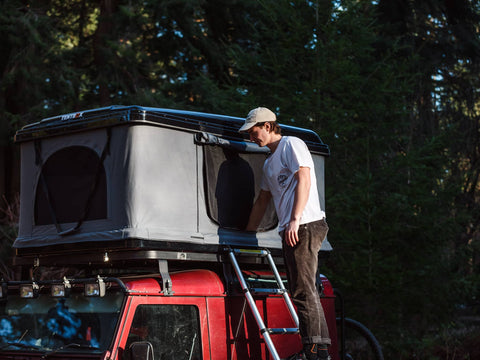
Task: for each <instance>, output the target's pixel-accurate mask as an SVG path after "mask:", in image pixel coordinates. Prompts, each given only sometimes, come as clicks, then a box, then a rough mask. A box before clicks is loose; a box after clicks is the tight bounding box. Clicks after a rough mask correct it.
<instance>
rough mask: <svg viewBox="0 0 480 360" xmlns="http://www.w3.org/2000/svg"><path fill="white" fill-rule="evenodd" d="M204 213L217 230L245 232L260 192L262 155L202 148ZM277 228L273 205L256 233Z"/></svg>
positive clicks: (228, 148)
mask: <svg viewBox="0 0 480 360" xmlns="http://www.w3.org/2000/svg"><path fill="white" fill-rule="evenodd" d="M203 150H204V152H203V154H204V160H205V161H204V174H205V176H204V179H205V184H204V185H205V193H206V201H207V210H208V214H209V216H210V218H211V219H212V220H213V221H215V222H216V223H217V224H218V225H219V226H220V227H223V228H229V229H235V230H244V229H245V227H246V225H247V222H248V217H249V215H250V211H251V210H252V206H253V202H254V200H255V198H256V196H257V195H258V193H259V192H260V182H261V177H262V167H263V163H264V161H265V158H266V154H265V153H258V152H257V153H241V152H239V151H237V150H236V149H233V148H231V147H227V146H214V145H204V146H203ZM276 226H277V217H276V215H275V210H274V206H273V202H272V203H271V204H270V205H269V207H268V209H267V213H266V214H265V216H264V218H263V221H262V223H261V224H260V227H259V231H266V230H270V229H273V228H275V227H276Z"/></svg>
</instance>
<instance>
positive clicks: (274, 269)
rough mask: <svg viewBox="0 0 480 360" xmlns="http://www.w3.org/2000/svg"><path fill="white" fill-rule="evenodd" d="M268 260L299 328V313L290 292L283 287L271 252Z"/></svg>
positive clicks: (268, 253) (268, 254)
mask: <svg viewBox="0 0 480 360" xmlns="http://www.w3.org/2000/svg"><path fill="white" fill-rule="evenodd" d="M267 260H268V263H269V264H270V267H271V268H272V271H273V274H274V276H275V280H277V284H278V287H279V288H280V290H282V291H283V293H282V296H283V298H284V299H285V303H286V304H287V307H288V311H290V315H292V318H293V321H295V325H296V326H297V328H298V327H299V321H298V315H297V312H296V311H295V308H294V306H293V303H292V300H291V299H290V296H288V291H287V289H285V286H284V285H283V280H282V277H281V276H280V274H279V273H278V270H277V266H276V265H275V262H274V261H273V257H272V254H271V253H270V251H268V252H267Z"/></svg>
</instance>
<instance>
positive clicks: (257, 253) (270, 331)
mask: <svg viewBox="0 0 480 360" xmlns="http://www.w3.org/2000/svg"><path fill="white" fill-rule="evenodd" d="M227 251H228V256H229V258H230V262H231V263H232V265H233V268H234V270H235V274H236V275H237V278H238V281H239V282H240V286H241V287H242V290H243V293H244V294H245V298H246V299H247V302H248V305H249V306H250V309H251V310H252V313H253V316H254V317H255V320H256V322H257V325H258V328H259V329H260V334H262V335H263V338H264V339H265V343H266V345H267V347H268V350H269V351H270V354H271V356H272V358H273V359H274V360H281V359H280V357H279V356H278V352H277V349H276V348H275V344H274V343H273V341H272V339H271V337H270V335H277V334H296V333H298V316H297V313H296V311H295V308H294V307H293V304H292V301H291V300H290V297H289V296H288V291H287V289H285V286H284V285H283V281H282V278H281V277H280V274H279V273H278V270H277V266H276V265H275V262H274V261H273V257H272V254H271V253H270V251H269V250H267V249H262V250H260V249H259V250H251V249H232V248H228V249H227ZM237 255H238V256H250V257H265V258H266V259H267V261H268V264H269V265H270V268H271V269H272V271H273V274H274V276H275V281H276V283H277V285H278V288H273V289H264V288H249V287H248V285H247V282H246V281H245V278H244V276H243V274H242V270H241V269H240V266H239V264H238V261H237ZM252 292H255V293H264V294H281V295H282V296H283V298H284V300H285V303H286V304H287V308H288V310H289V311H290V314H291V315H292V319H293V320H294V322H295V324H296V326H297V327H296V328H267V327H266V326H265V324H264V322H263V319H262V316H261V315H260V312H259V311H258V308H257V305H256V304H255V300H254V299H253V296H252Z"/></svg>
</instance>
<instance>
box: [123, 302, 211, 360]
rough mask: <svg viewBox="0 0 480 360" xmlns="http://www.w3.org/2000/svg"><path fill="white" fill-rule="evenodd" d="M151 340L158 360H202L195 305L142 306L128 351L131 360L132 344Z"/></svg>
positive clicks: (135, 322)
mask: <svg viewBox="0 0 480 360" xmlns="http://www.w3.org/2000/svg"><path fill="white" fill-rule="evenodd" d="M136 341H148V342H150V343H151V344H152V345H153V351H154V356H155V359H162V360H190V359H191V360H201V359H202V351H201V341H200V320H199V312H198V309H197V307H196V306H193V305H139V306H138V307H137V309H136V311H135V316H134V318H133V322H132V326H131V328H130V332H129V335H128V340H127V344H126V346H125V349H126V351H124V356H123V359H124V360H129V359H130V352H129V351H128V349H129V347H130V345H131V344H132V343H133V342H136Z"/></svg>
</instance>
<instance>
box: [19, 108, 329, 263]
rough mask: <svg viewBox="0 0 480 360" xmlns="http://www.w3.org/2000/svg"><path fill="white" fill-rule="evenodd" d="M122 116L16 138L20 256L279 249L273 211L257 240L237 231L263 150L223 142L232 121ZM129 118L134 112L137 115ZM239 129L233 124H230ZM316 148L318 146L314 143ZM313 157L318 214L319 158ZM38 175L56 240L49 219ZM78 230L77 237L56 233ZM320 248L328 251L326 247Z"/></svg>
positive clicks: (82, 118)
mask: <svg viewBox="0 0 480 360" xmlns="http://www.w3.org/2000/svg"><path fill="white" fill-rule="evenodd" d="M128 109H129V108H127V109H125V108H122V116H119V115H118V114H119V109H117V108H116V109H114V110H115V111H112V113H111V114H112V115H111V116H112V118H109V114H110V110H109V109H104V110H102V109H101V110H97V111H94V112H92V113H91V114H93V115H95V116H98V118H101V121H102V124H105V126H97V125H96V126H93V125H92V124H94V119H92V118H89V116H90V113H88V112H85V114H83V113H80V115H78V116H77V114H75V116H70V115H66V116H63V117H59V118H54V119H53V120H48V119H47V120H48V121H43V122H39V123H38V124H34V125H30V126H28V128H27V129H25V130H23V132H20V135H21V136H20V137H19V138H20V139H21V141H20V148H21V174H22V175H21V184H20V186H21V189H20V190H21V191H20V223H19V234H18V237H17V239H16V240H15V242H14V245H13V246H14V247H15V248H16V249H17V251H20V254H21V251H22V249H23V250H32V249H45V248H55V246H58V245H62V246H65V245H68V246H72V247H75V246H76V244H83V245H85V244H91V246H96V245H97V244H102V245H101V246H102V248H105V247H108V244H112V246H117V244H119V243H122V242H124V243H125V242H126V241H127V240H139V241H140V243H141V244H146V245H145V246H153V247H155V246H158V247H169V248H173V247H174V248H176V249H182V248H185V247H188V246H196V247H200V249H201V248H202V246H205V247H208V248H209V249H211V246H212V245H213V246H214V247H215V246H225V245H232V246H233V245H235V246H252V247H256V246H258V247H268V248H276V249H280V248H281V239H280V236H279V235H278V232H277V230H276V221H277V220H276V217H275V212H274V211H273V205H272V207H271V209H270V211H269V212H268V216H266V217H265V219H264V221H263V222H262V224H261V227H262V229H261V230H262V231H261V232H258V233H248V232H245V231H243V229H244V228H245V225H246V221H247V220H248V215H249V213H250V209H251V206H252V204H253V201H254V199H255V198H256V196H257V195H258V192H259V185H260V178H261V169H262V165H263V162H264V160H265V157H266V156H267V155H268V150H266V149H262V148H260V147H258V146H257V145H256V144H253V143H249V142H246V141H244V139H243V138H242V136H241V135H239V134H238V133H234V132H233V131H230V130H229V132H228V136H226V135H222V131H223V130H222V129H223V127H222V126H225V127H228V126H230V125H228V124H229V121H230V118H228V117H225V118H224V117H222V116H219V115H215V116H214V115H212V116H211V117H210V116H207V115H204V114H200V115H199V114H193V113H181V112H176V113H175V114H176V115H175V116H176V118H181V119H182V123H181V124H183V123H186V124H188V126H185V127H182V126H180V125H179V123H175V126H172V124H173V121H174V120H171V119H170V120H168V121H165V124H164V125H163V124H161V123H160V121H161V119H162V118H161V117H160V116H159V115H158V113H155V114H156V115H155V116H156V117H155V121H156V122H155V123H153V122H141V121H137V120H136V121H134V122H128V119H130V118H132V117H133V115H128V114H127V115H128V116H127V115H126V114H125V112H126V111H127V110H128ZM130 110H131V111H133V110H135V111H139V109H138V107H132V108H131V109H130ZM149 111H150V112H151V111H153V110H152V109H145V113H144V115H143V116H144V117H145V118H148V116H147V115H148V112H149ZM135 114H136V113H135ZM93 115H92V116H93ZM200 117H201V122H199V121H200V120H198V119H199V118H200ZM70 118H72V120H71V121H74V126H73V125H72V127H71V128H69V127H68V122H69V121H70ZM62 119H63V120H62ZM234 120H235V119H234ZM175 121H177V120H175ZM196 121H197V122H196ZM209 121H212V123H209ZM235 121H237V120H235ZM222 122H224V123H225V125H222V124H223V123H222ZM237 122H238V121H237ZM196 124H200V125H201V126H200V125H198V126H197V125H196ZM53 125H54V126H53ZM197 127H198V129H201V130H202V131H198V130H197ZM236 127H237V124H236V123H235V126H231V128H232V129H234V128H236ZM46 128H47V129H46ZM205 128H210V129H212V130H215V129H216V130H215V131H216V133H210V132H205V131H203V129H205ZM47 130H48V131H47ZM296 131H297V132H298V133H299V134H301V130H296ZM42 134H47V135H48V136H42ZM109 134H110V135H109ZM308 136H309V137H310V138H311V139H313V137H312V135H311V134H310V133H309V134H308ZM311 142H312V143H313V140H311ZM314 146H316V148H318V149H323V148H324V145H323V143H321V142H320V141H319V143H318V144H316V145H314ZM106 149H108V151H107V150H106ZM312 154H313V157H314V161H315V166H316V172H317V179H319V181H320V182H319V193H320V198H321V202H322V206H324V200H325V199H324V190H323V189H324V183H323V173H324V161H325V159H324V158H325V155H324V154H323V153H315V152H314V153H312ZM39 159H41V161H40V160H39ZM42 177H44V178H45V180H46V183H47V185H48V186H47V188H48V192H49V196H50V197H51V200H52V205H53V208H54V210H55V215H56V217H57V221H58V223H59V227H60V229H61V231H60V233H59V231H58V229H57V227H56V225H55V221H53V220H52V217H51V214H50V213H49V212H50V211H49V209H48V207H49V206H48V203H49V201H48V199H47V198H46V196H45V191H44V190H43V189H44V188H43V186H42V184H41V178H42ZM95 184H96V185H95ZM93 185H95V186H94V187H95V190H94V191H93V192H92V186H93ZM89 197H91V200H88V199H89ZM89 202H90V205H89V206H88V205H87V206H86V204H88V203H89ZM86 208H89V209H87V211H86V213H85V209H86ZM84 213H85V216H84V215H83V214H84ZM82 217H84V219H83V220H82ZM79 223H80V226H79ZM76 227H78V229H77V231H75V232H67V233H66V234H63V236H62V235H61V233H62V232H65V231H68V230H69V229H75V228H76ZM114 244H115V245H114ZM152 244H153V245H152ZM175 244H177V245H175ZM322 249H323V250H331V247H330V246H329V244H328V241H327V242H324V247H323V248H322Z"/></svg>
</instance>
